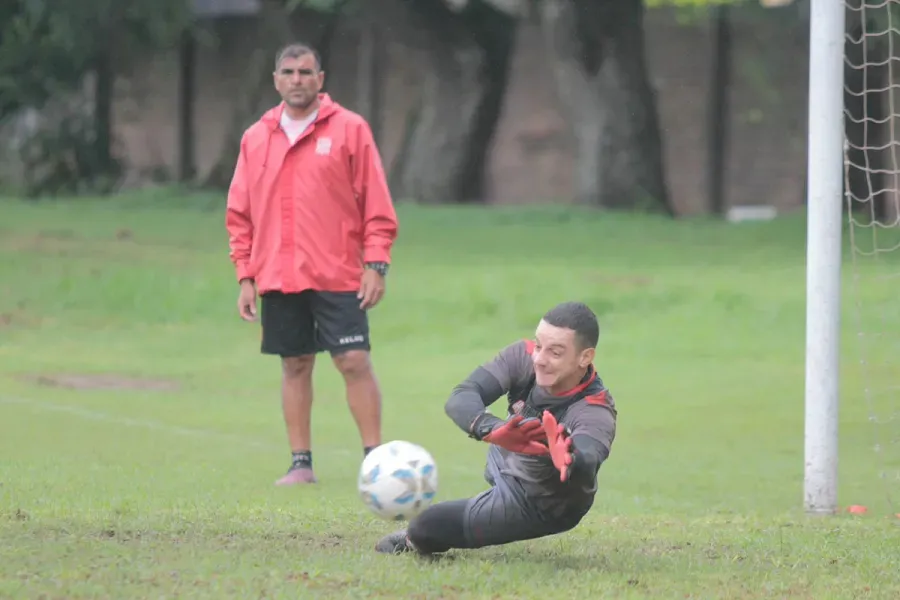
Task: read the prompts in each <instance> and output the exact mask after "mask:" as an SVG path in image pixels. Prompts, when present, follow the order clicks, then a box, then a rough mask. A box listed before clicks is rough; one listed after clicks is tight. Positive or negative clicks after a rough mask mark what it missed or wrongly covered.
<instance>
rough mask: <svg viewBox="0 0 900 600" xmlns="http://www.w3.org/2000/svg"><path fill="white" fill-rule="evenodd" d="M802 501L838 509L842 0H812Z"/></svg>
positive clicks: (821, 509) (814, 509) (809, 507)
mask: <svg viewBox="0 0 900 600" xmlns="http://www.w3.org/2000/svg"><path fill="white" fill-rule="evenodd" d="M810 3H811V9H810V41H809V99H808V103H809V104H808V106H809V114H808V145H807V219H808V221H807V272H806V388H805V426H804V429H805V432H804V480H803V497H804V508H805V510H806V512H807V513H810V514H834V513H835V512H837V509H838V498H837V487H838V485H837V484H838V387H839V372H840V364H839V363H840V358H839V346H840V313H841V245H842V243H841V242H842V240H841V234H842V224H843V214H844V200H843V190H844V182H843V173H844V169H843V157H844V123H843V112H844V33H845V30H844V26H845V16H844V14H845V13H844V11H845V8H846V7H845V3H844V0H810Z"/></svg>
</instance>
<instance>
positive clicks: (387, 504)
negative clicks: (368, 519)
mask: <svg viewBox="0 0 900 600" xmlns="http://www.w3.org/2000/svg"><path fill="white" fill-rule="evenodd" d="M357 487H358V489H359V495H360V497H361V498H362V501H363V503H364V504H365V505H366V506H367V507H369V510H371V511H372V512H373V513H374V514H375V515H376V516H378V517H379V518H381V519H386V520H389V521H408V520H410V519H412V518H413V517H415V516H416V515H417V514H419V513H420V512H422V511H423V510H425V509H426V508H428V507H429V506H430V505H431V503H432V501H433V500H434V496H435V494H436V493H437V489H438V473H437V464H435V462H434V458H432V456H431V454H429V453H428V451H427V450H425V448H423V447H421V446H419V445H417V444H413V443H411V442H404V441H402V440H394V441H391V442H386V443H384V444H382V445H380V446H378V447H376V448H375V449H373V450H372V451H371V452H369V454H368V455H367V456H366V457H365V459H363V462H362V466H361V467H360V470H359V480H358V483H357Z"/></svg>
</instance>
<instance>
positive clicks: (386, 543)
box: [375, 529, 415, 554]
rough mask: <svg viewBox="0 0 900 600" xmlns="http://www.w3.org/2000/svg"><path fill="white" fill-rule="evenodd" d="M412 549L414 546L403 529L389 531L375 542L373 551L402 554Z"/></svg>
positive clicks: (413, 549)
mask: <svg viewBox="0 0 900 600" xmlns="http://www.w3.org/2000/svg"><path fill="white" fill-rule="evenodd" d="M414 551H415V548H413V547H412V544H410V543H409V537H407V535H406V530H405V529H403V530H401V531H395V532H394V533H390V534H388V535H386V536H384V537H383V538H381V539H380V540H378V543H377V544H375V552H381V553H383V554H403V553H404V552H414Z"/></svg>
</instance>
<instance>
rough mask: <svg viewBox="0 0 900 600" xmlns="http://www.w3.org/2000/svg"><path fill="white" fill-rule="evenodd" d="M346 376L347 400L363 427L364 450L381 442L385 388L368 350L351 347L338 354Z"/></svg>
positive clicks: (341, 369) (339, 365) (359, 425)
mask: <svg viewBox="0 0 900 600" xmlns="http://www.w3.org/2000/svg"><path fill="white" fill-rule="evenodd" d="M334 364H335V365H336V366H337V368H338V371H340V372H341V375H343V377H344V383H345V384H346V389H347V404H348V405H349V406H350V412H351V413H352V414H353V419H354V420H355V421H356V427H357V428H358V429H359V436H360V438H361V440H362V445H363V451H364V452H365V453H368V452H369V451H370V450H371V449H372V448H374V447H376V446H379V445H380V444H381V390H380V389H379V387H378V380H377V379H376V378H375V373H374V371H373V369H372V361H371V360H370V356H369V352H368V351H366V350H349V351H347V352H344V353H341V354H338V355H336V356H335V357H334Z"/></svg>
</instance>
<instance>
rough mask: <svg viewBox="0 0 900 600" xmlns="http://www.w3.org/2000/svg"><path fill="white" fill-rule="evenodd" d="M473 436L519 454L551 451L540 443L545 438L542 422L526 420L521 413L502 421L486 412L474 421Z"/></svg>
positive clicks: (538, 454) (541, 453) (537, 454)
mask: <svg viewBox="0 0 900 600" xmlns="http://www.w3.org/2000/svg"><path fill="white" fill-rule="evenodd" d="M498 423H500V425H499V426H498ZM472 437H474V438H475V439H479V440H482V441H485V442H487V443H489V444H494V445H495V446H500V447H501V448H505V449H506V450H509V451H510V452H518V453H519V454H531V455H536V456H540V455H543V454H547V453H548V452H549V450H548V449H547V446H545V445H544V444H542V443H540V442H541V440H543V439H544V428H543V427H542V425H541V422H540V421H538V420H537V419H528V420H525V417H523V416H521V415H515V416H514V417H512V418H511V419H509V420H508V421H501V420H500V419H498V418H497V417H494V416H493V415H490V414H489V413H485V415H484V418H479V419H477V420H476V421H475V423H473V427H472Z"/></svg>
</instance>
